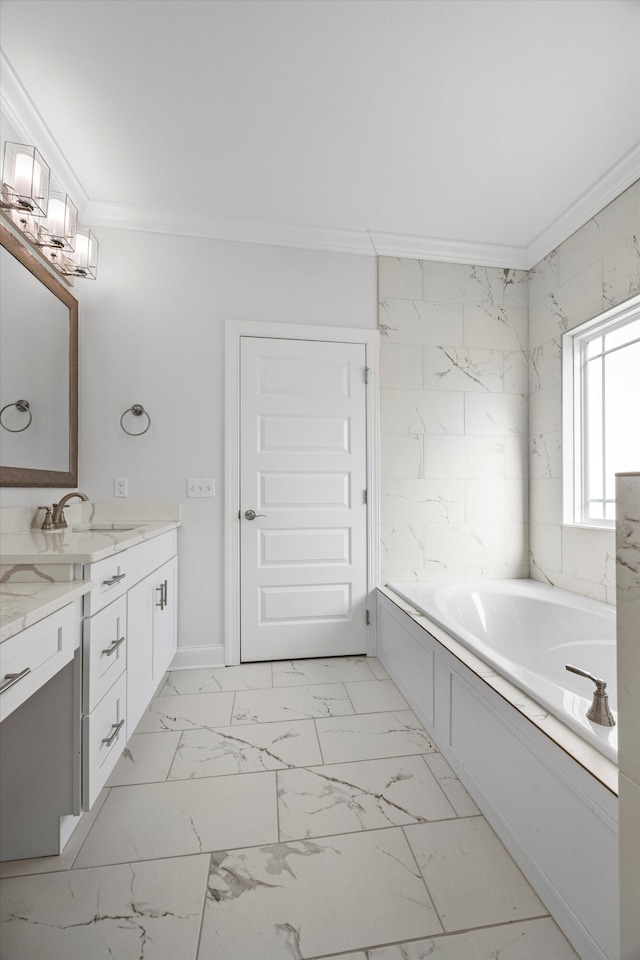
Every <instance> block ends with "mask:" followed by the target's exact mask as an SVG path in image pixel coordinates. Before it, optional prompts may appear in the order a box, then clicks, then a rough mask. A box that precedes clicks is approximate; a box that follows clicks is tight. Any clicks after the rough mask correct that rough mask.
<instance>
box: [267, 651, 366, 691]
mask: <svg viewBox="0 0 640 960" xmlns="http://www.w3.org/2000/svg"><path fill="white" fill-rule="evenodd" d="M373 677H374V674H373V672H372V670H371V668H370V666H369V660H368V659H367V657H327V658H326V659H324V660H279V661H277V662H275V663H274V664H273V685H274V687H297V686H301V685H302V686H304V685H308V684H311V683H338V682H344V681H345V680H373Z"/></svg>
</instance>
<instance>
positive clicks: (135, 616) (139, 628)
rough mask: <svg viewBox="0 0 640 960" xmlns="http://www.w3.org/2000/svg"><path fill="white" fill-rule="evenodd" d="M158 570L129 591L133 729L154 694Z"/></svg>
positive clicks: (129, 696)
mask: <svg viewBox="0 0 640 960" xmlns="http://www.w3.org/2000/svg"><path fill="white" fill-rule="evenodd" d="M156 582H157V571H156V573H152V574H150V575H149V576H148V577H145V579H144V580H141V581H140V583H137V584H136V585H135V587H132V588H131V589H130V590H129V592H128V594H127V637H128V639H127V647H128V649H127V726H128V730H129V732H130V733H133V731H134V729H135V727H136V726H137V724H138V721H139V720H140V717H141V716H142V714H143V713H144V711H145V708H146V706H147V704H148V702H149V700H150V699H151V697H152V695H153V689H154V688H153V609H154V606H153V605H154V601H155V597H156V591H155V589H154V588H155V586H156Z"/></svg>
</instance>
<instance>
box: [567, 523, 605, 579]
mask: <svg viewBox="0 0 640 960" xmlns="http://www.w3.org/2000/svg"><path fill="white" fill-rule="evenodd" d="M615 556H616V547H615V532H614V531H613V530H585V529H581V528H579V527H564V528H563V530H562V572H563V573H564V574H566V575H567V576H568V577H576V578H577V579H579V580H589V581H590V582H593V583H601V584H604V586H613V585H614V584H615V582H616V581H615V563H616V561H615Z"/></svg>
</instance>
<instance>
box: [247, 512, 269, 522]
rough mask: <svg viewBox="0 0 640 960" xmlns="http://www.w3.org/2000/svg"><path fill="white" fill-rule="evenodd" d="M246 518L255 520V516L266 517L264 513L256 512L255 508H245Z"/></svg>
mask: <svg viewBox="0 0 640 960" xmlns="http://www.w3.org/2000/svg"><path fill="white" fill-rule="evenodd" d="M244 515H245V517H246V518H247V520H255V518H256V517H266V513H256V512H255V510H245V512H244Z"/></svg>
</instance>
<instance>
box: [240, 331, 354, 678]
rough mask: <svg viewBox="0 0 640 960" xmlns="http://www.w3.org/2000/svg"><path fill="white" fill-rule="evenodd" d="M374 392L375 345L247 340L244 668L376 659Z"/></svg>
mask: <svg viewBox="0 0 640 960" xmlns="http://www.w3.org/2000/svg"><path fill="white" fill-rule="evenodd" d="M365 390H366V385H365V346H364V344H355V343H327V342H321V341H313V340H285V339H267V338H261V337H242V338H241V358H240V396H241V400H240V436H241V440H240V530H241V535H240V555H241V556H240V568H241V587H240V591H241V594H240V606H241V615H240V652H241V659H242V660H243V661H251V660H283V659H292V658H296V659H297V658H300V657H326V656H333V655H341V654H342V655H344V654H355V653H365V651H366V597H367V506H366V395H365ZM254 515H255V516H254Z"/></svg>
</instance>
